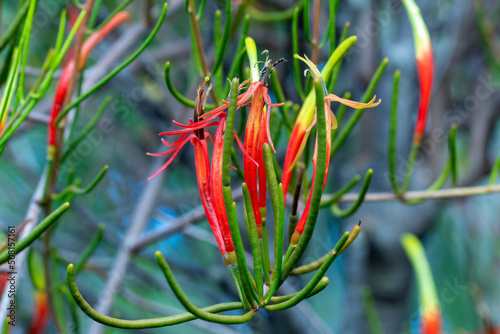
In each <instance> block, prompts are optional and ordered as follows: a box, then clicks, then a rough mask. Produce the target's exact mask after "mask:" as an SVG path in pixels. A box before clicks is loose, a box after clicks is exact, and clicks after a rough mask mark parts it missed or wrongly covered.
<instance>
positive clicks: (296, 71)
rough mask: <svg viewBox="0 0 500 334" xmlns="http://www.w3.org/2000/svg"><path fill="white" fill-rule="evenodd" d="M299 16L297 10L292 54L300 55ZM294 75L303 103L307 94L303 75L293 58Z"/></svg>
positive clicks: (294, 21)
mask: <svg viewBox="0 0 500 334" xmlns="http://www.w3.org/2000/svg"><path fill="white" fill-rule="evenodd" d="M299 14H300V9H299V8H295V11H294V13H293V21H292V52H293V54H298V53H299V34H298V26H299ZM292 62H293V74H294V78H295V87H296V88H297V92H298V93H299V97H300V99H301V100H302V101H304V98H305V94H304V89H303V88H302V81H301V78H302V73H301V72H300V65H299V60H298V59H297V58H295V57H293V60H292Z"/></svg>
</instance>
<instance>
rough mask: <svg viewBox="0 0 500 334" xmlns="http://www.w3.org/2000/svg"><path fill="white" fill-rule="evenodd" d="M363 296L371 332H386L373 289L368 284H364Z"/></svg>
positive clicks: (375, 333)
mask: <svg viewBox="0 0 500 334" xmlns="http://www.w3.org/2000/svg"><path fill="white" fill-rule="evenodd" d="M360 294H361V297H363V298H362V299H363V309H364V310H365V315H366V320H368V326H369V327H370V331H371V334H384V331H383V330H382V325H381V324H380V319H379V318H378V315H377V309H376V307H375V301H374V300H373V295H372V290H371V289H370V287H369V286H368V285H364V286H362V287H361V290H360Z"/></svg>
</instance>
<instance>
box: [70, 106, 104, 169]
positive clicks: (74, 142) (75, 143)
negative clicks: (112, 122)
mask: <svg viewBox="0 0 500 334" xmlns="http://www.w3.org/2000/svg"><path fill="white" fill-rule="evenodd" d="M109 102H111V96H108V97H106V99H105V100H104V102H103V103H102V104H101V106H100V107H99V110H98V111H97V113H96V114H95V115H94V117H92V119H91V120H90V122H89V123H88V124H87V125H86V126H85V128H83V130H82V131H81V132H80V133H79V134H78V135H77V136H76V138H75V139H73V140H72V141H71V142H69V144H67V145H66V146H67V148H66V150H65V151H64V154H63V156H62V158H61V163H62V162H64V161H65V160H66V159H67V158H68V157H69V155H70V154H71V153H72V152H73V151H74V150H75V148H76V147H77V146H78V145H79V144H80V143H81V142H82V140H84V139H85V138H86V137H87V136H88V135H89V133H90V131H91V130H92V129H93V128H94V127H95V126H96V124H97V122H99V119H100V118H101V116H102V115H103V114H104V112H105V111H106V107H107V106H108V104H109Z"/></svg>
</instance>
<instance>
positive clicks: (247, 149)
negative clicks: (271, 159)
mask: <svg viewBox="0 0 500 334" xmlns="http://www.w3.org/2000/svg"><path fill="white" fill-rule="evenodd" d="M272 68H273V65H271V64H270V63H269V62H268V63H266V66H265V67H264V69H263V70H262V71H261V75H262V79H261V80H260V81H256V82H252V83H250V84H249V85H248V87H247V88H246V90H245V87H246V86H247V84H248V83H249V80H248V81H245V82H244V83H242V84H241V85H240V88H239V89H240V91H242V90H245V91H244V92H243V93H241V94H240V95H239V96H238V99H237V108H241V107H244V106H249V107H250V109H249V113H248V118H247V125H246V131H245V139H244V144H243V145H241V142H240V141H239V139H238V137H237V136H235V138H236V141H237V142H238V144H239V145H240V147H241V149H242V150H243V153H244V156H243V166H244V176H245V182H246V184H247V186H248V190H249V193H250V198H251V201H252V207H253V208H252V210H253V212H254V215H255V219H256V225H257V231H258V234H259V238H260V237H262V216H261V210H260V208H263V209H265V207H266V180H267V179H266V171H265V168H264V163H263V153H262V146H263V145H264V144H265V143H269V144H270V145H271V147H272V141H271V137H270V133H269V115H270V108H271V107H274V106H280V105H281V104H273V103H272V102H271V98H270V97H269V94H268V87H267V86H268V84H269V75H270V74H271V72H272ZM210 88H211V87H208V89H207V90H204V84H203V85H202V86H201V87H200V89H199V91H198V96H197V99H196V103H195V108H194V119H192V120H190V122H189V124H180V123H178V122H175V121H174V124H175V125H177V126H179V127H180V128H181V129H180V130H175V131H168V132H162V133H160V135H161V136H174V135H180V137H179V138H178V139H177V140H176V141H174V142H172V143H169V142H167V141H166V140H163V139H162V142H163V144H165V145H166V146H169V147H172V148H171V149H170V150H168V151H166V152H163V153H158V154H155V153H148V154H149V155H153V156H165V155H169V154H171V156H170V158H169V159H168V161H167V162H166V163H165V164H164V165H163V166H162V167H161V168H160V169H159V170H158V171H157V172H156V173H154V174H153V175H151V177H150V179H151V178H152V177H154V176H155V175H157V174H158V173H161V172H162V171H163V170H165V168H167V167H168V166H169V165H170V163H171V162H172V161H173V160H174V158H175V156H176V155H177V154H178V153H179V151H180V150H181V148H182V147H183V146H184V145H185V144H187V143H188V142H191V144H192V145H193V147H194V151H195V167H196V176H197V179H198V188H199V191H200V197H201V201H202V204H203V207H204V209H205V213H206V216H207V219H208V222H209V224H210V227H211V228H212V231H213V233H214V235H215V239H216V241H217V244H218V246H219V250H220V252H221V254H222V256H223V258H224V260H225V261H226V264H230V263H234V245H233V241H232V238H231V232H230V230H229V223H228V219H227V214H226V209H225V204H224V198H223V193H222V152H223V148H224V135H225V133H226V118H227V115H226V113H227V108H228V106H229V102H227V101H223V105H222V106H220V107H218V108H216V109H214V110H212V111H209V112H205V104H206V100H207V97H208V93H209V91H210ZM250 99H251V102H248V101H249V100H250ZM216 118H218V121H215V119H216ZM214 125H216V126H217V130H216V133H215V138H212V137H211V136H210V134H209V133H208V132H206V131H205V129H206V128H208V127H210V126H214ZM207 138H210V139H212V141H213V151H212V161H211V163H210V158H209V152H208V145H207Z"/></svg>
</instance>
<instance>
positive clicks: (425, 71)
mask: <svg viewBox="0 0 500 334" xmlns="http://www.w3.org/2000/svg"><path fill="white" fill-rule="evenodd" d="M403 4H404V6H405V8H406V11H407V13H408V17H409V18H410V22H411V26H412V29H413V38H414V40H415V58H416V60H417V69H418V78H419V85H420V105H419V108H418V116H417V123H416V125H415V133H414V139H413V141H414V143H415V144H417V145H418V144H420V142H421V140H422V136H423V134H424V131H425V125H426V124H427V115H428V110H429V101H430V98H431V92H432V78H433V74H434V58H433V56H432V44H431V38H430V36H429V31H428V30H427V27H426V25H425V22H424V19H423V18H422V15H421V14H420V9H419V8H418V6H417V4H416V3H415V2H414V1H413V0H403Z"/></svg>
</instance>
